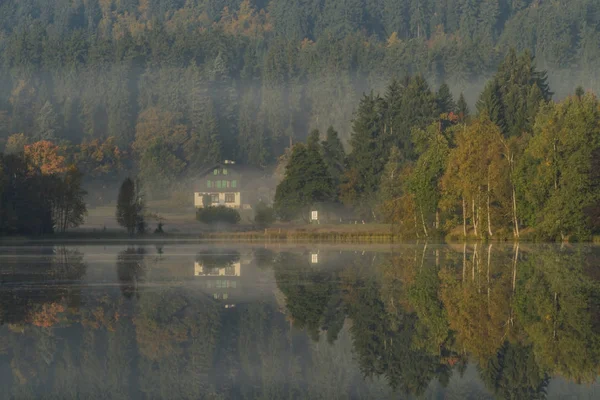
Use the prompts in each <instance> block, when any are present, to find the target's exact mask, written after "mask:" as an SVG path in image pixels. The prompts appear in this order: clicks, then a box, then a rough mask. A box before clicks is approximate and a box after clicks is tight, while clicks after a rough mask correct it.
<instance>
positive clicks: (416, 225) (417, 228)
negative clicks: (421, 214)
mask: <svg viewBox="0 0 600 400" xmlns="http://www.w3.org/2000/svg"><path fill="white" fill-rule="evenodd" d="M415 234H416V235H417V239H418V238H419V223H418V222H417V211H416V210H415Z"/></svg>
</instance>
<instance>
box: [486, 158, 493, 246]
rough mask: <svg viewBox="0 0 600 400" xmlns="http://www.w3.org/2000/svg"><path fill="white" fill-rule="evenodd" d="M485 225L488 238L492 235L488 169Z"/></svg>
mask: <svg viewBox="0 0 600 400" xmlns="http://www.w3.org/2000/svg"><path fill="white" fill-rule="evenodd" d="M487 225H488V234H489V235H490V237H492V236H493V234H492V213H491V212H490V172H489V169H488V184H487Z"/></svg>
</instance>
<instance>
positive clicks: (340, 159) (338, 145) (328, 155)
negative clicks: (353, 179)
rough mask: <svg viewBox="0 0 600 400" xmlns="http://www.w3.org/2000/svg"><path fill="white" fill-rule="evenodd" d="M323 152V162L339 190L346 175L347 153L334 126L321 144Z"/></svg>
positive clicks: (328, 130)
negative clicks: (343, 176)
mask: <svg viewBox="0 0 600 400" xmlns="http://www.w3.org/2000/svg"><path fill="white" fill-rule="evenodd" d="M321 146H322V149H323V150H322V151H323V161H324V162H325V164H326V165H327V170H328V171H329V175H330V176H331V179H332V180H333V185H334V186H335V188H336V190H337V189H338V187H339V185H340V182H341V180H342V175H343V174H344V164H345V162H346V152H345V151H344V146H343V145H342V141H341V140H340V138H339V136H338V133H337V131H336V130H335V129H333V126H330V127H329V129H327V137H326V139H325V141H323V142H322V143H321Z"/></svg>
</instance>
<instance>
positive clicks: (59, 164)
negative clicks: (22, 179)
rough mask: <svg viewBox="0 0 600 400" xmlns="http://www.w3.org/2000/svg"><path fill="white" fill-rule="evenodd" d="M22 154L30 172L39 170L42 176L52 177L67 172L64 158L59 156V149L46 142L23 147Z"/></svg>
mask: <svg viewBox="0 0 600 400" xmlns="http://www.w3.org/2000/svg"><path fill="white" fill-rule="evenodd" d="M24 152H25V157H26V159H27V160H28V163H29V170H30V172H33V171H35V170H37V169H39V170H40V172H41V173H42V175H53V174H61V173H64V172H66V171H67V165H66V163H65V157H64V156H62V155H60V148H59V147H58V146H57V145H55V144H54V143H52V142H50V141H48V140H42V141H39V142H35V143H33V144H29V145H25V148H24Z"/></svg>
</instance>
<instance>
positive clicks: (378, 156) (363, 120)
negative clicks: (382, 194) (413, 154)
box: [349, 92, 389, 201]
mask: <svg viewBox="0 0 600 400" xmlns="http://www.w3.org/2000/svg"><path fill="white" fill-rule="evenodd" d="M381 103H382V101H381V98H380V97H379V96H376V95H374V94H373V92H371V93H370V94H369V95H364V96H363V98H362V99H361V100H360V104H359V105H358V110H357V112H356V116H355V118H354V122H353V125H352V136H351V138H350V145H351V146H352V153H350V156H349V168H351V169H353V170H355V171H357V173H358V181H357V182H356V187H355V190H356V191H357V193H358V194H359V198H361V200H363V201H365V200H366V201H368V199H369V198H372V197H373V196H374V195H375V193H376V192H377V189H378V186H379V176H380V175H381V172H382V171H383V168H384V166H385V163H386V161H387V157H388V153H389V148H388V146H387V143H386V140H385V139H386V137H385V135H384V134H383V126H382V110H381Z"/></svg>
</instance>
